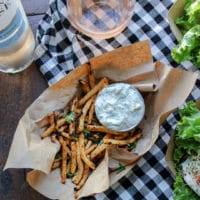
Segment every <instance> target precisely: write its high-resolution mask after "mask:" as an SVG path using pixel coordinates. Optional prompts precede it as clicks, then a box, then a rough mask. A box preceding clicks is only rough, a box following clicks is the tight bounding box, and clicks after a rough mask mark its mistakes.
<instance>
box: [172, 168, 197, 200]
mask: <svg viewBox="0 0 200 200" xmlns="http://www.w3.org/2000/svg"><path fill="white" fill-rule="evenodd" d="M174 200H199V197H198V196H197V195H196V193H195V192H193V191H192V190H191V189H190V188H189V186H188V185H187V184H186V183H185V182H184V180H183V178H182V173H181V171H179V172H178V173H177V174H176V180H175V182H174Z"/></svg>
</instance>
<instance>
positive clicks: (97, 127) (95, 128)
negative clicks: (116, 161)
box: [87, 125, 122, 136]
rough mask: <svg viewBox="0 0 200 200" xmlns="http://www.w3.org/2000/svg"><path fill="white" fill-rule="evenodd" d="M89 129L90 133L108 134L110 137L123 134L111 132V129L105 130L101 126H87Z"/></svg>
mask: <svg viewBox="0 0 200 200" xmlns="http://www.w3.org/2000/svg"><path fill="white" fill-rule="evenodd" d="M87 129H88V130H89V131H94V132H101V133H108V134H110V135H118V136H119V135H120V134H122V133H120V132H116V131H112V130H109V129H107V128H105V127H104V126H101V125H87Z"/></svg>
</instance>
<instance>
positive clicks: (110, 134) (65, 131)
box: [41, 65, 142, 198]
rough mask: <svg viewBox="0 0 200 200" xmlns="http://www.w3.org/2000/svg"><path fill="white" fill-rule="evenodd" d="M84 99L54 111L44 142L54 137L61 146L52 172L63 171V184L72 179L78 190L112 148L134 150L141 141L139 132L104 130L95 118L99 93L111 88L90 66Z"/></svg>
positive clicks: (42, 136)
mask: <svg viewBox="0 0 200 200" xmlns="http://www.w3.org/2000/svg"><path fill="white" fill-rule="evenodd" d="M79 83H80V88H81V90H82V94H83V95H82V97H81V98H79V99H78V97H74V98H73V99H72V100H71V101H70V102H69V104H68V105H67V106H66V109H64V110H58V111H54V112H53V113H51V114H49V115H48V116H47V118H48V122H49V125H48V127H47V129H46V130H45V131H44V132H43V133H42V134H41V138H42V139H44V138H46V137H48V136H49V137H51V141H52V142H53V143H55V142H56V140H58V141H59V142H60V146H61V148H60V151H59V152H58V153H57V155H56V157H55V160H54V162H53V164H52V170H54V169H57V168H61V182H62V183H63V184H64V183H65V182H66V180H67V178H71V180H72V182H73V183H74V184H75V185H76V187H75V191H76V192H75V194H74V196H75V198H78V190H80V188H82V186H83V185H84V183H85V182H86V180H87V178H88V176H89V173H90V172H91V171H92V170H95V169H96V167H97V166H98V163H99V162H100V161H101V159H102V158H103V157H104V155H105V151H106V149H107V148H109V147H110V146H112V145H117V146H118V147H119V148H126V149H127V150H129V151H130V150H132V148H133V147H134V146H135V142H136V141H137V140H138V139H139V138H141V136H142V132H141V130H140V129H134V130H131V131H128V132H123V133H119V132H115V131H112V130H108V129H107V128H105V127H104V126H102V125H101V124H100V123H99V122H98V120H97V118H96V116H95V112H94V110H95V99H96V96H97V94H98V92H99V91H101V90H102V89H103V88H104V87H106V86H107V85H108V84H109V80H108V79H107V78H102V79H101V80H100V81H99V82H98V83H96V80H95V78H94V74H93V72H92V71H91V68H90V66H89V65H88V81H85V80H79Z"/></svg>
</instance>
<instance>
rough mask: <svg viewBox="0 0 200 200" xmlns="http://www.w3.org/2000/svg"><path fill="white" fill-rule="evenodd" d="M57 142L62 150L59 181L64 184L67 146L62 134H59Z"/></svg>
mask: <svg viewBox="0 0 200 200" xmlns="http://www.w3.org/2000/svg"><path fill="white" fill-rule="evenodd" d="M59 142H60V144H61V150H62V152H61V153H62V163H61V183H63V184H64V183H65V182H66V179H67V148H66V145H67V143H66V141H65V140H64V139H63V137H62V136H59Z"/></svg>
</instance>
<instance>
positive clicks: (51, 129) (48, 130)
mask: <svg viewBox="0 0 200 200" xmlns="http://www.w3.org/2000/svg"><path fill="white" fill-rule="evenodd" d="M54 129H55V125H54V124H52V125H51V126H50V127H49V128H47V129H46V130H45V131H44V132H43V133H42V134H41V139H44V138H45V137H47V136H49V135H51V134H52V133H53V131H54Z"/></svg>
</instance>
